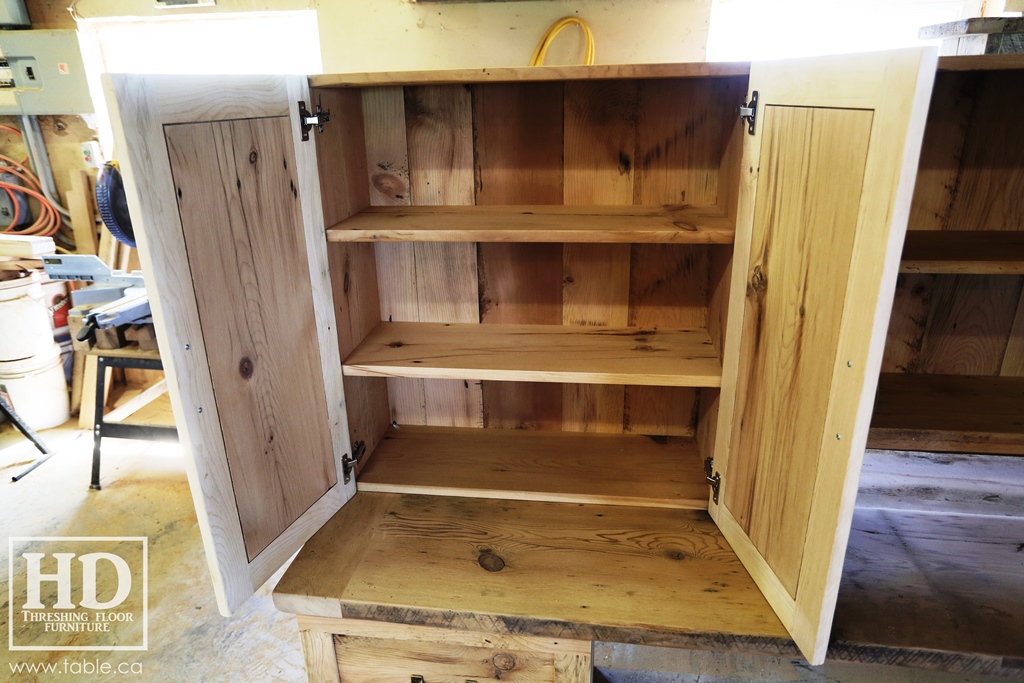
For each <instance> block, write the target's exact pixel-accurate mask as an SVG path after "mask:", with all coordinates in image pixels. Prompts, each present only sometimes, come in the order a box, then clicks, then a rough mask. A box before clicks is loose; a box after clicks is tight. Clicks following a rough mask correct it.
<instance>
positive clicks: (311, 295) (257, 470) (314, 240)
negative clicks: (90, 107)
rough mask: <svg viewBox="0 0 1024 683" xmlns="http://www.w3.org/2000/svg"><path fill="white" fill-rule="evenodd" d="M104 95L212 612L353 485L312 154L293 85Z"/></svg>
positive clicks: (111, 87) (229, 84)
mask: <svg viewBox="0 0 1024 683" xmlns="http://www.w3.org/2000/svg"><path fill="white" fill-rule="evenodd" d="M106 87H107V93H108V103H109V106H110V109H111V113H112V119H113V123H114V129H115V135H116V136H117V138H116V143H117V146H118V150H117V151H118V153H119V154H120V159H121V165H122V169H123V171H124V175H125V186H126V194H127V196H128V201H129V208H130V210H131V212H132V218H133V222H134V226H135V232H136V236H137V238H138V242H139V254H140V258H141V261H142V265H143V271H144V273H145V276H146V285H147V289H148V291H149V293H150V299H151V301H152V306H153V312H154V319H155V322H156V327H157V336H158V341H159V344H160V349H161V355H162V359H163V363H164V368H165V371H166V373H167V376H168V380H169V382H168V384H169V387H170V393H171V400H172V405H173V407H174V412H175V419H176V422H177V424H178V430H179V436H180V440H181V443H182V444H183V447H184V449H185V452H186V463H187V469H188V475H189V483H190V485H191V489H192V495H193V500H194V501H195V504H196V512H197V516H198V519H199V526H200V529H201V531H202V534H203V541H204V545H205V548H206V554H207V559H208V561H209V564H210V569H211V573H212V575H213V579H214V586H215V590H216V594H217V599H218V603H219V605H220V608H221V611H222V612H224V613H225V614H228V613H230V612H231V611H232V610H234V609H236V608H237V607H238V606H239V605H241V604H242V603H243V602H244V601H245V600H246V599H247V598H248V597H249V596H250V595H251V594H252V593H253V591H254V590H255V588H258V587H259V586H260V585H261V584H262V583H263V582H264V581H266V580H267V578H269V577H270V575H271V574H272V573H273V572H274V571H276V570H277V569H278V568H279V567H280V566H281V564H283V562H284V561H285V560H287V558H288V557H290V556H291V555H292V554H294V553H295V552H296V551H297V550H298V548H299V547H300V546H301V545H302V543H303V542H305V540H306V539H307V538H309V536H311V535H312V534H313V532H315V531H316V530H317V529H318V528H319V527H320V526H321V525H322V524H323V523H324V522H325V521H326V520H327V519H329V518H330V517H331V516H332V515H333V514H334V513H335V512H337V510H338V509H340V507H341V506H342V505H343V504H344V503H345V501H347V500H348V499H349V498H350V497H351V496H352V495H353V494H354V488H355V487H354V483H351V484H349V485H348V486H345V485H344V484H343V483H342V479H343V477H342V476H341V474H340V471H341V457H342V456H343V454H345V453H347V452H351V451H350V450H349V448H350V446H349V437H348V425H347V418H346V415H345V403H344V395H343V390H342V378H341V362H340V357H339V353H338V342H337V337H336V335H335V332H334V328H335V317H334V311H333V308H332V305H331V289H330V281H329V274H328V265H327V251H326V242H325V241H324V238H323V214H322V208H321V198H320V185H319V181H318V175H317V164H316V147H315V144H316V143H315V142H313V141H310V142H307V143H301V142H298V140H299V131H298V125H297V118H296V115H295V113H294V108H295V103H296V102H297V101H298V100H300V99H305V100H306V101H307V102H308V101H309V96H308V90H307V85H306V82H305V79H303V78H298V77H233V78H225V77H217V78H211V77H188V78H184V77H172V76H111V77H108V78H107V80H106ZM342 118H344V114H342ZM343 123H344V122H343V121H339V122H338V124H339V125H342V124H343ZM360 144H361V141H360Z"/></svg>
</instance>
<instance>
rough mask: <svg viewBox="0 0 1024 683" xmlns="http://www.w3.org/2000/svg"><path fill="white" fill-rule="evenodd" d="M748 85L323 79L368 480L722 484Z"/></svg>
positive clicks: (662, 486)
mask: <svg viewBox="0 0 1024 683" xmlns="http://www.w3.org/2000/svg"><path fill="white" fill-rule="evenodd" d="M746 86H747V77H746V76H711V77H694V78H665V79H649V80H642V79H621V80H603V81H566V82H561V81H559V82H537V83H522V82H516V83H486V84H473V85H463V84H447V85H407V86H385V87H362V88H355V87H352V88H337V87H322V88H315V89H314V91H313V93H312V98H313V100H314V101H318V102H320V103H321V104H322V106H323V108H324V109H328V108H330V109H332V112H337V115H338V116H340V117H341V118H342V119H343V121H344V124H345V125H344V126H329V127H327V128H326V129H325V131H326V132H325V134H324V135H322V136H320V137H319V139H318V150H317V154H318V160H319V165H320V168H321V176H322V178H321V185H322V192H323V195H324V205H325V223H326V224H327V225H328V226H329V227H328V230H327V239H328V252H329V259H330V262H331V274H332V281H333V287H334V295H335V308H336V314H337V317H338V327H339V342H340V351H341V357H342V359H343V368H344V375H345V379H344V382H345V396H346V401H347V404H348V416H349V429H350V433H351V437H352V440H353V441H363V442H365V444H366V449H367V450H366V452H367V456H365V457H364V458H363V461H362V463H361V465H360V472H359V473H358V476H357V481H358V483H359V486H360V488H363V489H365V490H372V491H381V492H416V493H434V494H442V495H473V496H479V495H482V496H492V497H496V496H498V495H500V496H501V497H505V498H509V497H511V498H523V499H527V500H549V501H572V502H600V503H613V504H614V503H619V504H628V505H650V506H657V507H682V508H701V509H706V508H707V498H708V489H707V486H706V484H705V483H704V477H703V464H702V460H703V458H704V457H707V456H710V455H711V452H712V448H713V444H712V443H711V441H712V439H713V432H714V421H715V418H716V405H717V403H716V402H717V397H718V387H719V386H720V384H721V374H722V363H721V352H722V347H723V340H724V333H725V316H726V308H727V300H728V287H729V273H730V263H731V259H732V241H733V235H734V232H735V215H736V195H737V186H738V174H739V161H740V147H741V142H742V138H741V134H742V130H743V129H742V127H741V126H740V125H739V124H738V122H737V119H736V116H735V108H736V105H737V104H738V103H739V102H740V101H742V100H743V97H744V95H745V94H746ZM332 115H334V114H332ZM332 128H334V129H335V130H334V131H332V130H331V129H332ZM332 197H335V198H337V197H341V198H342V199H339V200H334V199H332ZM567 481H568V482H572V483H571V484H570V485H566V484H565V483H563V482H567Z"/></svg>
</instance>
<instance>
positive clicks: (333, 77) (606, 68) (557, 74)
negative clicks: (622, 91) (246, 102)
mask: <svg viewBox="0 0 1024 683" xmlns="http://www.w3.org/2000/svg"><path fill="white" fill-rule="evenodd" d="M749 74H750V62H684V63H677V64H596V65H587V66H577V65H572V66H525V67H523V66H519V67H496V68H484V69H441V70H436V71H382V72H377V71H375V72H370V73H356V74H320V75H316V76H310V77H309V85H310V87H313V88H327V87H358V86H366V85H442V84H453V83H466V84H470V85H475V84H478V83H523V82H531V81H564V80H592V79H600V80H606V79H614V78H707V77H713V76H747V75H749Z"/></svg>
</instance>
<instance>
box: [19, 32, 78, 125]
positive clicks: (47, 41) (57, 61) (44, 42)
mask: <svg viewBox="0 0 1024 683" xmlns="http://www.w3.org/2000/svg"><path fill="white" fill-rule="evenodd" d="M92 112H93V104H92V97H91V96H90V94H89V84H88V82H87V81H86V78H85V65H84V64H83V62H82V53H81V51H80V50H79V47H78V34H77V33H76V32H75V31H72V30H63V31H0V114H6V115H11V114H29V115H41V114H90V113H92Z"/></svg>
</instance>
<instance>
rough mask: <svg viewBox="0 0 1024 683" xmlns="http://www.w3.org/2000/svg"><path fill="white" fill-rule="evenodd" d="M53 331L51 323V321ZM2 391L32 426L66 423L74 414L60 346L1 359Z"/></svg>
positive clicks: (16, 410)
mask: <svg viewBox="0 0 1024 683" xmlns="http://www.w3.org/2000/svg"><path fill="white" fill-rule="evenodd" d="M47 333H49V325H47ZM0 394H3V396H4V398H5V399H6V400H7V402H8V403H10V404H11V406H13V407H14V410H15V412H16V413H18V415H19V416H20V417H21V418H22V419H23V420H25V422H27V423H28V425H29V426H30V427H32V429H49V428H50V427H56V426H58V425H62V424H64V423H65V422H67V421H68V418H69V417H70V416H71V412H70V404H69V401H68V384H67V381H66V380H65V379H64V364H63V363H62V362H61V355H60V347H59V346H57V345H56V344H54V343H53V341H51V342H50V347H49V349H48V350H47V351H45V352H43V353H41V354H39V355H37V356H33V357H31V358H27V359H25V360H19V361H14V362H7V363H2V362H0Z"/></svg>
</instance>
